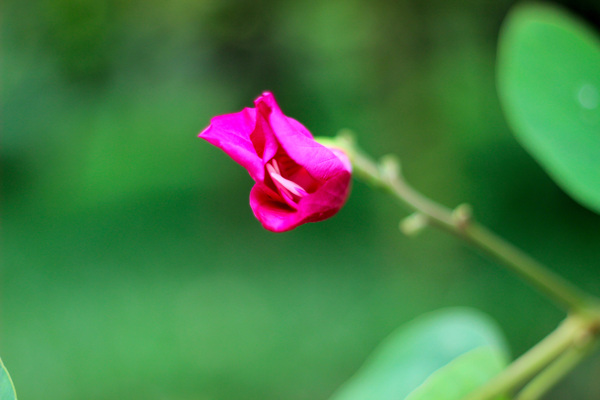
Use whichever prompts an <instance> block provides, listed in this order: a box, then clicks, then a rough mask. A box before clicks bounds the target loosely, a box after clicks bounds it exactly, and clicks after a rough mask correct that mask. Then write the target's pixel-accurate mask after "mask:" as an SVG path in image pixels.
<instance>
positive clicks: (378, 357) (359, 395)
mask: <svg viewBox="0 0 600 400" xmlns="http://www.w3.org/2000/svg"><path fill="white" fill-rule="evenodd" d="M482 346H486V347H489V348H492V349H495V350H496V351H497V352H499V353H502V354H505V353H506V345H505V343H504V339H503V336H502V333H501V332H500V330H499V329H498V327H497V326H496V324H495V323H494V322H493V321H492V320H490V319H489V318H488V317H487V316H486V315H484V314H482V313H480V312H478V311H475V310H470V309H445V310H440V311H436V312H433V313H430V314H426V315H424V316H421V317H419V318H417V319H416V320H414V321H412V322H410V323H408V324H406V325H405V326H403V327H401V328H400V329H399V330H398V331H396V332H394V333H393V334H392V335H391V336H390V337H389V338H388V339H386V341H385V342H384V343H382V344H381V345H380V346H379V348H378V349H376V351H375V352H374V354H373V355H372V356H371V357H370V359H369V360H368V361H367V362H366V363H365V365H364V366H363V367H362V368H361V369H360V370H359V371H358V372H357V373H356V375H355V376H354V377H352V378H351V379H350V380H349V381H348V382H347V383H346V384H345V385H344V386H342V387H341V388H340V390H338V392H336V393H335V394H334V396H333V397H332V398H331V400H364V399H369V400H392V399H394V400H398V399H404V398H405V397H406V396H407V395H408V394H409V393H411V392H412V391H413V390H414V389H415V388H417V387H418V386H419V385H421V384H423V382H424V381H425V380H426V379H427V378H428V377H429V376H430V375H431V374H432V373H434V372H435V371H436V370H438V369H440V368H442V367H444V366H445V365H446V364H448V363H449V362H451V361H452V360H454V359H455V358H456V357H458V356H460V355H462V354H465V353H467V352H469V351H470V350H473V349H476V348H478V347H482Z"/></svg>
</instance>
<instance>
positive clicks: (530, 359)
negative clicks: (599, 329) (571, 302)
mask: <svg viewBox="0 0 600 400" xmlns="http://www.w3.org/2000/svg"><path fill="white" fill-rule="evenodd" d="M581 326H582V324H581V321H580V320H579V319H578V318H574V317H569V318H567V319H566V320H565V321H564V322H563V323H562V324H561V325H559V326H558V328H556V329H555V330H554V331H553V332H552V333H550V334H549V335H548V336H546V337H545V338H544V339H543V340H542V341H541V342H539V343H538V344H536V345H535V346H534V347H532V348H531V349H530V350H529V351H527V352H526V353H525V354H523V355H522V356H521V357H519V358H518V359H516V360H515V361H514V362H513V363H512V364H510V365H509V366H508V367H507V368H506V369H505V370H504V371H502V372H501V373H500V374H499V375H498V376H496V377H495V378H494V379H492V380H491V381H490V382H488V383H487V384H485V385H484V386H482V387H481V388H479V389H478V390H476V391H475V392H473V393H471V394H470V395H469V396H468V397H467V400H490V399H494V398H495V397H496V396H498V395H502V394H504V395H506V394H510V393H511V392H512V391H513V390H515V389H516V388H518V387H520V386H522V385H523V384H524V383H525V382H527V381H528V380H529V379H531V377H533V376H535V375H536V374H537V373H538V372H539V371H541V370H542V369H544V367H546V366H547V365H548V364H549V363H551V362H552V361H554V360H555V359H556V358H557V357H559V356H560V355H561V354H562V353H563V352H565V351H566V350H567V349H569V348H570V347H571V346H572V345H573V344H574V342H575V341H576V338H577V336H578V335H579V334H580V330H581ZM540 376H541V375H540Z"/></svg>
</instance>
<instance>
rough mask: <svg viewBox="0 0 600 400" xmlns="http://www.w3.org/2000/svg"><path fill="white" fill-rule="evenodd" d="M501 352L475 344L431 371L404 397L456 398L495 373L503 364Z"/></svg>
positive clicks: (426, 399) (421, 399)
mask: <svg viewBox="0 0 600 400" xmlns="http://www.w3.org/2000/svg"><path fill="white" fill-rule="evenodd" d="M507 362H508V360H507V357H506V354H505V352H504V351H502V350H500V349H498V348H495V347H489V346H485V347H479V348H477V349H475V350H471V351H470V352H468V353H466V354H463V355H462V356H459V357H458V358H456V359H455V360H453V361H452V362H451V363H450V364H448V365H446V366H445V367H443V368H441V369H439V370H437V371H436V372H434V373H433V375H431V376H430V377H429V378H428V379H427V380H426V381H425V383H423V384H422V385H421V386H419V387H418V388H417V389H416V390H415V391H414V392H412V393H411V394H410V395H409V396H408V397H407V398H406V400H460V399H463V398H464V397H465V396H466V395H468V394H469V393H471V392H472V391H473V390H474V389H476V388H478V387H480V386H482V385H483V384H484V383H486V382H487V381H489V380H490V379H491V378H493V377H494V376H496V375H497V374H498V373H499V372H500V371H502V370H503V369H504V367H506V365H507Z"/></svg>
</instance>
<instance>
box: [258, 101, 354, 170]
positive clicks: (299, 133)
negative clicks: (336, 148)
mask: <svg viewBox="0 0 600 400" xmlns="http://www.w3.org/2000/svg"><path fill="white" fill-rule="evenodd" d="M254 103H255V104H256V108H257V110H258V112H259V114H261V115H262V116H264V117H265V118H266V119H267V120H268V121H269V126H270V127H271V129H272V132H273V134H274V135H275V137H276V139H277V141H278V143H279V144H280V145H281V147H282V148H283V149H284V150H285V152H286V153H287V155H288V156H290V157H291V158H292V159H294V161H296V162H297V163H298V164H299V165H302V166H303V167H304V168H306V170H307V171H308V173H309V174H310V175H311V176H312V177H313V178H315V179H318V180H324V179H328V178H330V177H331V176H333V175H335V174H336V173H338V172H339V171H340V170H342V169H345V167H344V166H343V165H341V162H340V160H339V159H338V157H336V156H335V154H334V153H333V152H332V151H331V150H330V149H328V148H327V147H325V146H323V145H321V144H320V143H317V142H316V141H315V140H314V139H313V137H312V135H310V133H309V132H308V130H307V129H306V128H304V127H303V126H302V128H299V127H298V125H300V126H301V124H300V123H299V122H297V121H295V120H292V119H291V118H288V117H286V116H285V115H283V112H282V111H281V109H280V108H279V106H278V105H277V102H275V98H274V97H273V95H272V94H271V93H268V92H267V93H264V94H263V95H262V96H260V97H259V98H258V99H256V101H255V102H254ZM257 118H258V119H260V117H257ZM290 120H292V121H293V122H291V121H290ZM307 133H308V136H307ZM263 160H264V158H263Z"/></svg>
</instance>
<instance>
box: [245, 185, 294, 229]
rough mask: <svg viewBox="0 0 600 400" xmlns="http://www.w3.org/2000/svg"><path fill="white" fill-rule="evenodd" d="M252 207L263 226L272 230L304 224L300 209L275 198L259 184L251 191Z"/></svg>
mask: <svg viewBox="0 0 600 400" xmlns="http://www.w3.org/2000/svg"><path fill="white" fill-rule="evenodd" d="M250 208H252V212H254V216H255V217H256V218H257V219H258V220H259V221H260V222H261V224H262V225H263V227H264V228H265V229H267V230H269V231H272V232H285V231H289V230H292V229H294V228H296V227H297V226H298V225H300V224H302V219H301V216H302V215H301V214H300V213H299V212H298V211H296V210H294V209H292V208H290V207H289V206H287V205H286V204H284V203H281V202H279V201H275V200H273V198H272V197H270V196H269V195H268V194H267V193H266V192H265V191H264V189H263V188H262V187H261V186H260V185H259V184H256V185H254V186H253V187H252V190H251V191H250Z"/></svg>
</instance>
